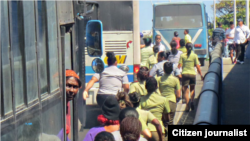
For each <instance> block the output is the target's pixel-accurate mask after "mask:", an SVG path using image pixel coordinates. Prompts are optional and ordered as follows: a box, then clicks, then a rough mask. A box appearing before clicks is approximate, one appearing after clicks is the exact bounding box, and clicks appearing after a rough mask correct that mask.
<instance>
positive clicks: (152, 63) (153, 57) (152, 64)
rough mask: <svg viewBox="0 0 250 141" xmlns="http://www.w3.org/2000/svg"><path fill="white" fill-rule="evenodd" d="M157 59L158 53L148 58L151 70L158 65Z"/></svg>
mask: <svg viewBox="0 0 250 141" xmlns="http://www.w3.org/2000/svg"><path fill="white" fill-rule="evenodd" d="M157 58H158V53H155V54H154V55H151V56H150V57H149V58H148V68H149V69H151V68H152V67H153V66H154V65H155V64H157V63H158V61H157Z"/></svg>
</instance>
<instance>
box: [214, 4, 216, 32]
mask: <svg viewBox="0 0 250 141" xmlns="http://www.w3.org/2000/svg"><path fill="white" fill-rule="evenodd" d="M215 28H216V0H214V29H215Z"/></svg>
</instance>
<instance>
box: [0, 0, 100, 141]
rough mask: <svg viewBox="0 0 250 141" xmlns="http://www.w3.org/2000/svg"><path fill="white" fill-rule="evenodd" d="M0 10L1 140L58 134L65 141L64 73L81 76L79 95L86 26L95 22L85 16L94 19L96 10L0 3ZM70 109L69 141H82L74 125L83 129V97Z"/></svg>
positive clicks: (34, 140)
mask: <svg viewBox="0 0 250 141" xmlns="http://www.w3.org/2000/svg"><path fill="white" fill-rule="evenodd" d="M0 5H1V6H0V7H1V10H0V12H1V14H0V17H1V26H0V29H1V30H0V31H1V38H0V42H1V44H0V45H1V46H0V50H1V57H0V64H1V65H0V66H1V68H0V77H1V84H0V91H1V95H0V140H1V141H17V140H18V141H45V140H46V141H49V140H57V139H58V133H59V132H60V131H63V132H64V133H63V134H64V135H63V138H64V139H65V137H66V133H65V130H66V129H65V127H66V120H65V117H66V96H65V95H66V94H65V83H66V77H65V69H72V70H75V72H77V73H78V74H79V75H80V79H81V81H82V86H83V89H84V86H85V84H84V82H85V64H84V63H83V62H85V42H86V41H88V40H87V39H86V26H87V25H88V24H87V23H88V21H89V20H90V19H94V16H89V14H91V13H98V4H97V3H96V2H93V1H91V2H86V1H1V2H0ZM85 39H86V40H85ZM80 93H82V90H81V91H80ZM70 105H71V106H70V108H71V110H70V111H71V112H70V114H71V123H72V124H71V125H72V127H71V136H70V137H69V138H70V139H71V140H72V141H78V140H82V139H78V131H79V126H78V125H79V122H78V121H80V122H82V124H84V121H83V119H82V111H83V110H82V107H83V98H82V95H81V94H77V97H75V98H74V99H73V101H71V102H70ZM78 109H80V110H79V111H80V112H79V111H78ZM64 139H61V141H63V140H64Z"/></svg>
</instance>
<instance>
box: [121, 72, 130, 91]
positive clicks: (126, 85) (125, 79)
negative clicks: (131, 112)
mask: <svg viewBox="0 0 250 141" xmlns="http://www.w3.org/2000/svg"><path fill="white" fill-rule="evenodd" d="M122 88H123V89H124V92H126V93H128V92H129V81H128V76H127V75H125V76H123V78H122Z"/></svg>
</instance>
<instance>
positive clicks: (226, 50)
mask: <svg viewBox="0 0 250 141" xmlns="http://www.w3.org/2000/svg"><path fill="white" fill-rule="evenodd" d="M224 57H229V52H228V45H226V46H224Z"/></svg>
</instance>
